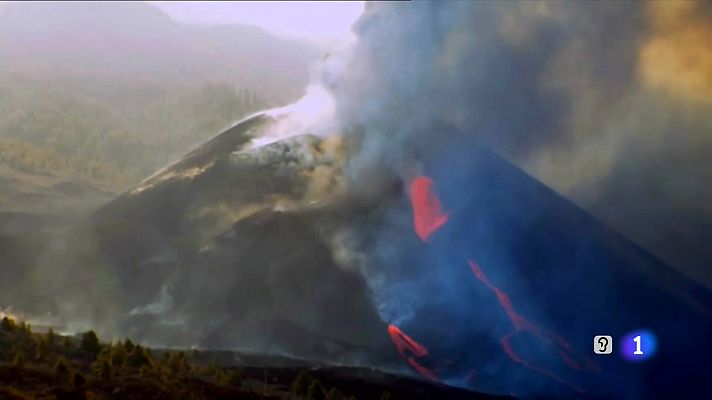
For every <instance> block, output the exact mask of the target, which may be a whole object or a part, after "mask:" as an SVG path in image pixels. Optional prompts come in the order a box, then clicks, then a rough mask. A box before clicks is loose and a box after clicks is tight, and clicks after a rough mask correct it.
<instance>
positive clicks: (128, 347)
mask: <svg viewBox="0 0 712 400" xmlns="http://www.w3.org/2000/svg"><path fill="white" fill-rule="evenodd" d="M135 347H136V346H135V345H134V343H133V342H132V341H131V339H126V340H125V341H124V350H125V352H126V354H130V353H132V352H133V351H134V348H135Z"/></svg>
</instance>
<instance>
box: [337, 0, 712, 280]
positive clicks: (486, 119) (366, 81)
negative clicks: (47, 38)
mask: <svg viewBox="0 0 712 400" xmlns="http://www.w3.org/2000/svg"><path fill="white" fill-rule="evenodd" d="M710 18H712V7H710V4H709V3H706V2H699V3H697V2H649V3H643V2H624V3H618V2H571V3H554V2H484V1H474V2H473V1H454V2H444V1H437V2H436V1H432V2H430V1H419V2H408V3H398V2H393V3H373V4H368V5H367V7H366V12H365V14H364V15H363V16H362V17H361V19H360V20H359V21H358V22H357V24H356V26H355V27H354V30H355V32H356V34H357V37H358V38H357V42H356V44H355V46H354V48H353V49H352V51H351V53H349V54H348V56H347V57H346V60H347V61H346V62H344V61H343V58H342V59H341V60H340V61H332V62H331V64H332V65H331V68H326V72H325V73H324V74H323V75H324V76H325V78H324V79H323V80H324V81H326V84H327V85H328V86H329V88H330V90H331V91H332V92H333V94H334V97H335V99H336V112H337V114H338V118H339V120H340V121H341V122H342V123H343V124H344V126H345V130H351V131H355V132H357V135H360V136H358V137H359V138H358V143H359V147H360V151H359V152H357V154H356V155H355V156H354V157H353V158H352V159H351V160H350V161H349V167H350V168H349V170H348V173H349V174H350V175H351V176H352V177H353V178H354V183H355V184H356V185H360V186H362V187H363V188H364V189H370V188H371V187H372V186H374V185H376V184H377V182H378V181H379V180H381V179H382V177H383V175H384V171H391V172H393V173H395V174H396V175H398V176H401V177H409V176H412V175H413V173H417V165H416V164H417V163H416V160H421V161H423V160H425V159H427V158H428V157H430V156H431V155H433V154H435V153H436V151H435V149H437V148H438V147H441V146H447V145H448V144H451V143H453V142H456V141H458V140H461V139H462V137H468V138H476V139H477V140H478V141H480V142H481V143H484V144H486V145H488V146H490V147H491V148H493V149H494V150H496V151H497V152H498V153H499V154H501V155H503V156H505V158H507V159H509V160H510V161H512V162H513V163H515V164H516V165H518V166H520V167H522V168H524V169H525V170H526V171H527V172H529V173H530V174H532V175H533V176H535V177H537V178H538V179H540V180H541V181H543V182H544V183H546V184H547V185H549V186H551V187H553V188H554V189H555V190H557V191H558V192H560V193H562V194H564V195H565V196H566V197H568V198H570V199H572V200H573V201H574V202H576V203H577V204H579V205H581V206H582V207H584V208H585V209H587V210H589V211H591V212H592V213H593V214H595V215H596V216H598V217H599V218H601V219H602V220H604V222H606V223H607V224H609V225H611V226H613V227H614V228H616V229H617V230H619V231H621V232H622V233H624V234H625V235H626V236H628V237H630V238H632V239H633V240H635V241H636V242H638V243H639V244H641V245H643V246H644V247H645V248H646V249H648V250H649V251H651V252H653V253H654V254H656V255H657V256H659V257H661V258H663V259H664V260H665V261H667V262H668V263H670V264H671V265H673V266H676V267H678V268H679V269H680V270H682V271H683V272H685V273H686V274H688V275H690V276H692V277H694V278H697V279H698V280H700V281H702V282H703V283H705V284H707V285H708V286H712V275H710V270H709V268H706V267H707V265H709V262H710V260H712V253H710V250H709V246H706V245H705V239H704V238H705V237H709V236H708V235H709V232H710V226H711V225H710V224H712V207H710V203H709V201H708V199H709V198H710V191H709V188H710V187H712V175H710V171H712V165H710V160H709V157H707V155H708V154H710V152H712V135H711V134H710V126H712V125H711V124H712V114H710V113H709V107H710V105H712V80H711V78H710V76H711V74H710V70H712V54H711V52H712V50H710V47H709V45H708V44H706V43H709V41H710V39H712V27H711V26H710V24H709V21H710ZM327 67H329V66H327ZM444 126H451V127H453V128H454V129H443V128H442V127H444Z"/></svg>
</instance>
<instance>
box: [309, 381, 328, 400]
mask: <svg viewBox="0 0 712 400" xmlns="http://www.w3.org/2000/svg"><path fill="white" fill-rule="evenodd" d="M307 399H308V400H325V396H324V387H323V386H322V385H321V382H319V381H318V380H316V379H315V380H314V381H312V383H311V385H309V389H308V390H307Z"/></svg>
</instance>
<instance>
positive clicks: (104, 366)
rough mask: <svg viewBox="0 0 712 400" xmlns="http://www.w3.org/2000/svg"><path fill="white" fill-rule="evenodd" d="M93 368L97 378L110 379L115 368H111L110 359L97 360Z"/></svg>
mask: <svg viewBox="0 0 712 400" xmlns="http://www.w3.org/2000/svg"><path fill="white" fill-rule="evenodd" d="M92 370H93V372H94V375H96V377H97V378H99V379H101V380H103V381H108V380H110V379H111V377H112V375H113V369H112V368H111V363H109V361H108V360H97V361H96V362H95V363H94V364H93V366H92Z"/></svg>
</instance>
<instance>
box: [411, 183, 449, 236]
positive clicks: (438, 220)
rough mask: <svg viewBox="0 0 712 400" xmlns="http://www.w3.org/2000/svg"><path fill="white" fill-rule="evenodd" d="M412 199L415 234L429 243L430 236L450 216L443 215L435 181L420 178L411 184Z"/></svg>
mask: <svg viewBox="0 0 712 400" xmlns="http://www.w3.org/2000/svg"><path fill="white" fill-rule="evenodd" d="M410 199H411V202H412V205H413V222H414V224H415V233H416V234H417V235H418V237H420V239H421V240H422V241H424V242H427V241H428V238H430V235H432V234H433V233H434V232H435V231H437V230H438V229H440V227H442V226H443V225H445V223H446V222H447V220H448V217H449V214H448V213H443V211H442V208H441V206H440V200H439V199H438V198H437V196H436V195H435V192H434V191H433V180H432V179H430V178H428V177H425V176H419V177H417V178H415V179H414V180H413V181H412V182H411V183H410Z"/></svg>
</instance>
